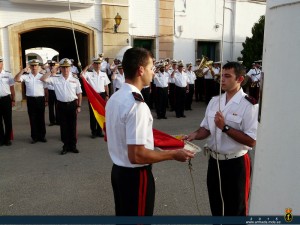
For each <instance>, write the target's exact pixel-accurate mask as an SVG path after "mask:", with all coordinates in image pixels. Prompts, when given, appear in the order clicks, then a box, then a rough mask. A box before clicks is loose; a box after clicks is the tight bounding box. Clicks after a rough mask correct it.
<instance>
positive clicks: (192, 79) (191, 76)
mask: <svg viewBox="0 0 300 225" xmlns="http://www.w3.org/2000/svg"><path fill="white" fill-rule="evenodd" d="M186 75H187V76H188V80H187V82H188V84H195V80H196V79H197V78H196V75H195V73H194V72H193V71H189V70H187V71H186Z"/></svg>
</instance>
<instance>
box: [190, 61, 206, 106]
mask: <svg viewBox="0 0 300 225" xmlns="http://www.w3.org/2000/svg"><path fill="white" fill-rule="evenodd" d="M200 62H201V59H197V60H196V65H195V66H194V68H193V71H194V72H195V71H196V70H198V69H199V65H200ZM196 77H197V79H196V80H195V101H196V102H198V101H204V99H205V97H204V96H205V86H204V76H202V77H199V76H196Z"/></svg>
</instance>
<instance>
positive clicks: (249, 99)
mask: <svg viewBox="0 0 300 225" xmlns="http://www.w3.org/2000/svg"><path fill="white" fill-rule="evenodd" d="M245 99H246V100H247V101H248V102H250V103H251V104H252V105H255V104H257V101H256V99H255V98H253V97H251V96H248V95H245Z"/></svg>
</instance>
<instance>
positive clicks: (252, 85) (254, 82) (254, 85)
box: [250, 81, 260, 88]
mask: <svg viewBox="0 0 300 225" xmlns="http://www.w3.org/2000/svg"><path fill="white" fill-rule="evenodd" d="M250 87H252V88H255V87H260V84H259V81H253V82H252V83H251V86H250Z"/></svg>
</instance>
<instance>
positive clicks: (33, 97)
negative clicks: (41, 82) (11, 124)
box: [26, 96, 45, 99]
mask: <svg viewBox="0 0 300 225" xmlns="http://www.w3.org/2000/svg"><path fill="white" fill-rule="evenodd" d="M26 97H27V98H32V99H39V98H44V97H45V96H26Z"/></svg>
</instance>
